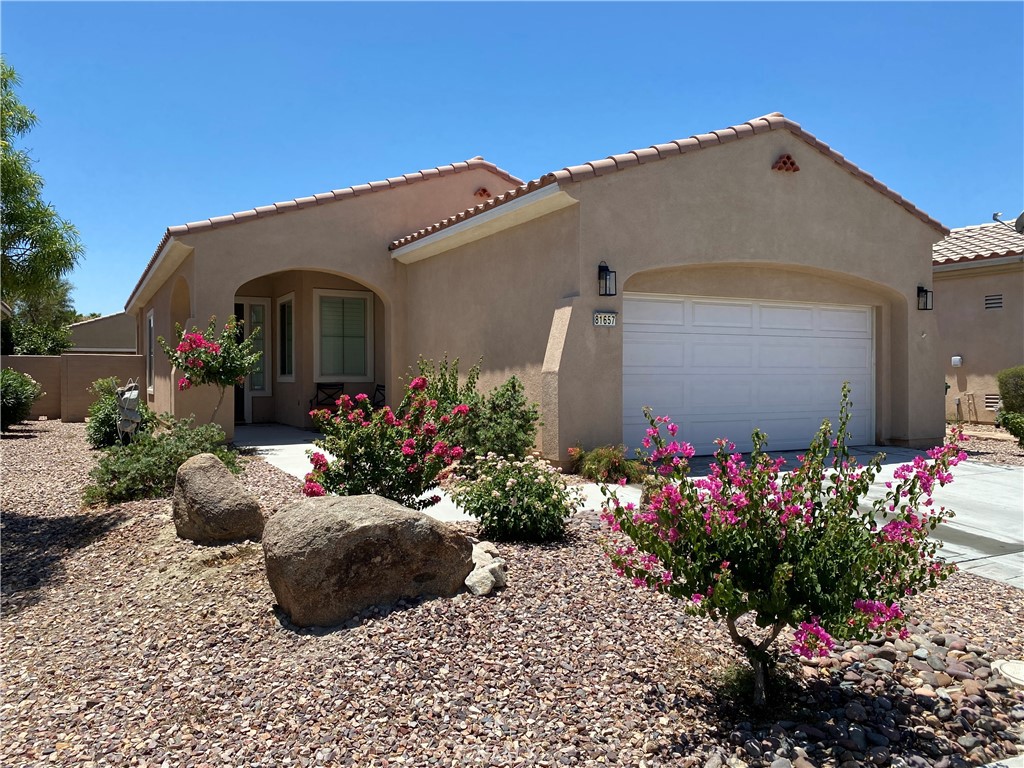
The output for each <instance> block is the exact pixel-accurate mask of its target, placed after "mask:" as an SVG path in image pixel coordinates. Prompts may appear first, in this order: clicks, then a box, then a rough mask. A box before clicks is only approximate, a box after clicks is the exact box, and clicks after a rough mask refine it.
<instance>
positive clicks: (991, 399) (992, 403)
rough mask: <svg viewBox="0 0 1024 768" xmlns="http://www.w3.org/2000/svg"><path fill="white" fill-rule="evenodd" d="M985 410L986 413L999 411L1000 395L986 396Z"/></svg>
mask: <svg viewBox="0 0 1024 768" xmlns="http://www.w3.org/2000/svg"><path fill="white" fill-rule="evenodd" d="M985 410H986V411H998V410H999V395H985Z"/></svg>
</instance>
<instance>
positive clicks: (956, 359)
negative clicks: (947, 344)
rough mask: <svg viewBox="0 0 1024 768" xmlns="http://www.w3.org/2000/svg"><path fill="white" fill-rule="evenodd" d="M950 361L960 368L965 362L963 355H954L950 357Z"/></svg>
mask: <svg viewBox="0 0 1024 768" xmlns="http://www.w3.org/2000/svg"><path fill="white" fill-rule="evenodd" d="M949 362H950V365H952V366H953V367H954V368H960V367H962V366H963V364H964V357H963V355H953V357H951V358H950V360H949Z"/></svg>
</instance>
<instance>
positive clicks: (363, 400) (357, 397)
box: [356, 392, 370, 403]
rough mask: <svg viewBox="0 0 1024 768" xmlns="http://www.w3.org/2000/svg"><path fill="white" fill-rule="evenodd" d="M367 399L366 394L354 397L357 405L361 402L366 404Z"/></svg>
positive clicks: (362, 393) (361, 393)
mask: <svg viewBox="0 0 1024 768" xmlns="http://www.w3.org/2000/svg"><path fill="white" fill-rule="evenodd" d="M369 399H370V398H369V397H368V396H367V394H366V393H365V392H360V393H359V394H358V395H356V402H357V403H363V402H366V401H367V400H369Z"/></svg>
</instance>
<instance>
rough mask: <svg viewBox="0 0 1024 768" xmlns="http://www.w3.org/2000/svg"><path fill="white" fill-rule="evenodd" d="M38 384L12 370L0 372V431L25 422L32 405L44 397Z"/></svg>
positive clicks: (25, 375) (6, 369)
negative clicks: (0, 401) (0, 399)
mask: <svg viewBox="0 0 1024 768" xmlns="http://www.w3.org/2000/svg"><path fill="white" fill-rule="evenodd" d="M45 394H46V393H45V392H43V388H42V387H41V386H39V382H37V381H36V380H35V379H33V378H32V377H31V376H29V375H28V374H27V373H18V371H16V370H14V369H13V368H4V369H3V370H2V371H0V397H2V403H0V429H2V430H3V431H4V432H6V431H7V429H8V427H10V426H11V425H12V424H17V423H18V422H21V421H25V419H27V418H28V417H29V414H30V413H31V412H32V404H33V403H34V402H35V401H36V400H38V399H39V398H40V397H42V396H43V395H45Z"/></svg>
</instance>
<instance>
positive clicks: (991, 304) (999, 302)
mask: <svg viewBox="0 0 1024 768" xmlns="http://www.w3.org/2000/svg"><path fill="white" fill-rule="evenodd" d="M1002 308H1003V294H1001V293H995V294H992V295H991V296H986V297H985V309H1002Z"/></svg>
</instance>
